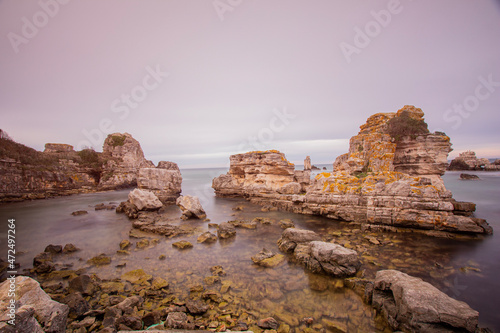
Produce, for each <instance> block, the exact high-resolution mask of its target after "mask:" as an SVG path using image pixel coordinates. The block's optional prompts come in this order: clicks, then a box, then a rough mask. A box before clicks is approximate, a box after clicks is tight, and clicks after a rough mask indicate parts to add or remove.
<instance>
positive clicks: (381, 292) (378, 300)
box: [372, 270, 479, 332]
mask: <svg viewBox="0 0 500 333" xmlns="http://www.w3.org/2000/svg"><path fill="white" fill-rule="evenodd" d="M372 302H373V306H374V307H375V308H376V309H377V310H378V311H379V312H381V313H382V314H383V315H384V316H385V317H386V320H387V321H388V323H389V324H390V325H391V327H392V328H393V329H394V330H405V331H412V332H430V331H432V332H438V331H439V332H441V331H449V330H450V329H451V330H453V331H461V330H465V331H467V332H476V331H477V329H478V318H479V313H478V312H477V311H475V310H473V309H472V308H470V307H469V306H468V305H467V304H466V303H464V302H461V301H457V300H455V299H453V298H451V297H449V296H448V295H446V294H445V293H443V292H441V291H439V290H438V289H437V288H435V287H434V286H432V285H431V284H430V283H427V282H425V281H423V280H422V279H420V278H416V277H412V276H410V275H407V274H405V273H402V272H399V271H396V270H383V271H378V272H377V274H376V277H375V282H374V293H373V300H372Z"/></svg>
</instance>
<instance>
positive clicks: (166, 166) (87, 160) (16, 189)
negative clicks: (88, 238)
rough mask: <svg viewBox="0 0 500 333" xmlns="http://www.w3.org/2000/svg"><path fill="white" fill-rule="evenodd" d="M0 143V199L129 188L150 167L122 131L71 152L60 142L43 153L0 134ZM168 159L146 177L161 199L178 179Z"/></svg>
mask: <svg viewBox="0 0 500 333" xmlns="http://www.w3.org/2000/svg"><path fill="white" fill-rule="evenodd" d="M2 133H4V132H3V131H2ZM0 148H1V149H0V201H21V200H26V199H43V198H47V197H53V196H58V195H69V194H75V193H87V192H94V191H99V190H103V189H117V188H124V187H131V186H135V185H137V178H138V174H139V170H140V169H141V168H154V165H153V163H152V162H150V161H147V160H146V159H145V158H144V153H143V151H142V149H141V146H140V144H139V142H137V140H135V139H134V138H132V136H131V135H130V134H128V133H124V134H120V133H114V134H111V135H109V136H108V137H107V138H106V140H105V142H104V146H103V152H102V153H99V152H95V151H94V150H93V149H83V150H81V151H75V150H74V149H73V147H72V146H71V145H67V144H60V143H47V144H46V145H45V150H44V152H39V151H36V150H34V149H32V148H29V147H26V146H24V145H22V144H19V143H16V142H14V141H12V140H11V139H10V138H8V137H5V136H2V137H1V138H0ZM170 163H171V162H164V163H163V164H161V165H160V166H159V167H158V168H154V170H156V169H162V170H169V171H168V172H165V171H157V173H158V174H156V173H155V174H153V175H151V177H152V179H153V180H152V181H151V182H149V186H151V187H152V188H153V187H154V188H155V191H156V188H159V189H158V191H159V194H165V195H164V198H165V202H167V201H171V202H173V201H174V200H175V198H177V196H178V194H179V193H180V182H181V181H182V178H180V172H178V168H177V171H175V170H174V169H175V168H174V166H172V165H171V164H170ZM166 174H168V175H166ZM169 180H171V183H169ZM160 197H162V195H160ZM162 198H163V197H162Z"/></svg>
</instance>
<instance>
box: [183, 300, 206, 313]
mask: <svg viewBox="0 0 500 333" xmlns="http://www.w3.org/2000/svg"><path fill="white" fill-rule="evenodd" d="M186 308H187V309H188V311H189V313H191V314H193V315H201V314H204V313H205V312H207V311H208V309H209V306H208V305H207V304H206V303H204V302H202V301H200V300H188V301H187V302H186Z"/></svg>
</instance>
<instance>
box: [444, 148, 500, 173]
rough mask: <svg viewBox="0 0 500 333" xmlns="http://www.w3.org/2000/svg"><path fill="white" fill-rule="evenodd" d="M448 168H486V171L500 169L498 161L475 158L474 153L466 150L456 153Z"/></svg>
mask: <svg viewBox="0 0 500 333" xmlns="http://www.w3.org/2000/svg"><path fill="white" fill-rule="evenodd" d="M448 170H451V171H467V170H487V171H498V170H500V165H499V164H498V163H496V162H495V163H491V162H490V161H489V160H488V159H487V158H477V156H476V153H475V152H473V151H471V150H468V151H465V152H462V153H460V154H458V156H457V157H456V158H454V159H453V160H452V161H451V163H450V165H449V166H448Z"/></svg>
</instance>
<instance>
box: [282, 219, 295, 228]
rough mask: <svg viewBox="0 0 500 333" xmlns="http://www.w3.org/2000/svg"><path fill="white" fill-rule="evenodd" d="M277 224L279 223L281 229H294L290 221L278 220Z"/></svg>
mask: <svg viewBox="0 0 500 333" xmlns="http://www.w3.org/2000/svg"><path fill="white" fill-rule="evenodd" d="M279 223H280V227H281V229H288V228H295V224H294V223H293V221H292V220H290V219H283V220H280V222H279Z"/></svg>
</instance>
